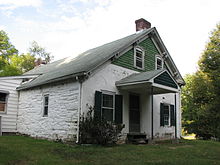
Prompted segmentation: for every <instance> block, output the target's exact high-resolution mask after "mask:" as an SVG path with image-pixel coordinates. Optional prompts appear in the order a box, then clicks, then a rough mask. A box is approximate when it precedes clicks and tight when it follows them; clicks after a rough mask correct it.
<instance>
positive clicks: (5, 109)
mask: <svg viewBox="0 0 220 165" xmlns="http://www.w3.org/2000/svg"><path fill="white" fill-rule="evenodd" d="M0 93H4V94H5V95H6V96H5V102H4V103H3V104H5V107H4V111H0V114H6V113H7V109H8V98H9V94H10V93H9V92H8V91H3V90H0ZM0 102H1V101H0Z"/></svg>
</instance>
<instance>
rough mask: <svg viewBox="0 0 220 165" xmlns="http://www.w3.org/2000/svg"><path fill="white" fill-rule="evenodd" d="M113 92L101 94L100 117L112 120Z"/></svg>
mask: <svg viewBox="0 0 220 165" xmlns="http://www.w3.org/2000/svg"><path fill="white" fill-rule="evenodd" d="M113 116H114V94H113V93H112V94H111V93H103V94H102V118H104V119H106V120H108V121H114V117H113Z"/></svg>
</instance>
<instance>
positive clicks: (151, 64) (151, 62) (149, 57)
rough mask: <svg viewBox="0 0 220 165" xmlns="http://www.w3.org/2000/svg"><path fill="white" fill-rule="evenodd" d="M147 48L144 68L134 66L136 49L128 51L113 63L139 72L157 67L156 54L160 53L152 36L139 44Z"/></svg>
mask: <svg viewBox="0 0 220 165" xmlns="http://www.w3.org/2000/svg"><path fill="white" fill-rule="evenodd" d="M138 46H141V47H142V48H143V49H144V50H145V57H144V60H145V62H144V70H141V69H137V68H135V67H134V49H133V48H132V49H131V50H129V51H127V52H126V53H125V54H123V55H122V56H120V57H119V58H118V59H116V60H115V61H113V62H112V63H113V64H115V65H118V66H122V67H124V68H128V69H132V70H135V71H139V72H146V71H150V70H154V69H155V55H157V54H159V52H158V50H157V48H156V47H155V45H154V43H153V41H152V40H151V39H150V38H147V39H145V40H144V41H142V42H141V43H139V44H138Z"/></svg>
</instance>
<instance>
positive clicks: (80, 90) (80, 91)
mask: <svg viewBox="0 0 220 165" xmlns="http://www.w3.org/2000/svg"><path fill="white" fill-rule="evenodd" d="M76 80H78V82H79V105H78V119H77V135H76V143H77V144H78V143H79V141H80V137H79V123H80V115H81V105H82V103H81V101H82V99H81V97H82V82H81V81H80V80H79V78H78V77H76Z"/></svg>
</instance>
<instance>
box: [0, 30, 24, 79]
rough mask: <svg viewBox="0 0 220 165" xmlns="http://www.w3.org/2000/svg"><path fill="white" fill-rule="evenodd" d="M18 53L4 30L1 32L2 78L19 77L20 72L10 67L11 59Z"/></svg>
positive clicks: (0, 66) (0, 68)
mask: <svg viewBox="0 0 220 165" xmlns="http://www.w3.org/2000/svg"><path fill="white" fill-rule="evenodd" d="M17 53H18V50H17V49H16V48H15V47H14V45H12V44H11V42H10V41H9V37H8V36H7V34H6V32H4V31H3V30H1V31H0V76H8V75H17V74H20V73H19V70H18V69H17V68H16V67H14V66H10V58H11V57H12V56H14V55H16V54H17Z"/></svg>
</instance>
